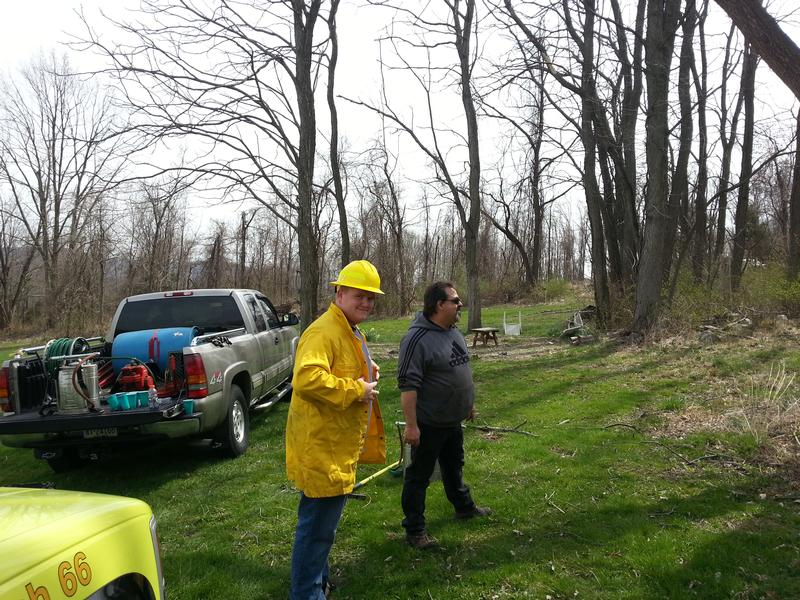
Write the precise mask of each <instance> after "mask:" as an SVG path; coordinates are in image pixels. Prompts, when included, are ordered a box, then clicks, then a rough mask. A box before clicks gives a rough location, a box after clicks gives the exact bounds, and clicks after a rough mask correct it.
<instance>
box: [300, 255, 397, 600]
mask: <svg viewBox="0 0 800 600" xmlns="http://www.w3.org/2000/svg"><path fill="white" fill-rule="evenodd" d="M331 284H332V285H335V286H336V297H335V299H334V301H333V302H332V303H331V305H330V307H328V310H327V311H326V312H325V313H324V314H322V316H320V317H319V318H318V319H317V320H316V321H314V322H313V323H311V325H309V327H308V329H306V330H305V331H304V332H303V335H302V336H301V337H300V343H299V344H298V346H297V354H296V357H295V367H294V377H293V379H292V388H293V397H292V402H291V405H290V407H289V417H288V420H287V423H286V473H287V475H288V477H289V479H290V480H292V481H293V482H294V483H295V485H296V486H297V488H298V489H299V490H300V491H301V495H300V504H299V506H298V509H297V530H296V531H295V538H294V548H293V550H292V578H291V590H290V593H289V597H290V599H291V600H301V599H302V600H309V599H311V600H318V599H322V598H325V597H326V593H327V590H328V589H329V583H328V554H329V553H330V550H331V546H332V545H333V540H334V537H335V534H336V527H337V526H338V524H339V519H340V518H341V516H342V511H343V510H344V504H345V499H346V498H347V494H349V493H350V492H351V491H352V489H353V486H354V485H355V481H356V465H357V463H358V462H359V458H360V457H361V458H362V462H367V461H364V460H363V454H362V452H364V451H365V449H366V448H367V447H370V450H371V451H377V454H378V455H382V457H383V458H384V459H385V457H386V447H385V442H384V439H383V427H382V423H381V422H380V421H379V419H380V408H379V407H378V402H377V397H378V391H377V390H376V389H375V388H376V386H377V385H378V366H377V365H375V364H374V363H373V362H372V360H371V358H370V355H369V350H368V348H367V342H366V339H365V338H364V335H363V334H362V333H361V331H360V330H359V329H358V327H357V325H358V324H359V323H361V322H362V321H363V320H364V319H366V318H367V317H368V316H369V314H370V313H371V312H372V309H373V308H374V306H375V298H376V295H377V294H383V292H382V291H381V289H380V285H381V280H380V276H379V275H378V271H377V269H375V267H374V266H373V265H372V264H371V263H370V262H368V261H366V260H357V261H353V262H351V263H350V264H348V265H347V266H345V267H344V268H343V269H342V270H341V272H340V273H339V277H338V278H337V279H336V281H332V282H331ZM369 462H376V461H374V460H372V461H369Z"/></svg>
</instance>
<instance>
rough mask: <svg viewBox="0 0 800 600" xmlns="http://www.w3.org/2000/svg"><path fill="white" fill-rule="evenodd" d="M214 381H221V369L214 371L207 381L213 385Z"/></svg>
mask: <svg viewBox="0 0 800 600" xmlns="http://www.w3.org/2000/svg"><path fill="white" fill-rule="evenodd" d="M215 383H222V371H214V374H213V375H212V376H211V379H210V380H209V382H208V384H209V385H214V384H215Z"/></svg>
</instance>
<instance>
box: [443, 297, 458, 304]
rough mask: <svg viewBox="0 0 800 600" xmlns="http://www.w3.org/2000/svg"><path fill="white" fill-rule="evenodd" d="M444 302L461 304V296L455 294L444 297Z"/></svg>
mask: <svg viewBox="0 0 800 600" xmlns="http://www.w3.org/2000/svg"><path fill="white" fill-rule="evenodd" d="M445 302H452V303H453V304H461V298H459V297H458V296H456V297H455V298H445Z"/></svg>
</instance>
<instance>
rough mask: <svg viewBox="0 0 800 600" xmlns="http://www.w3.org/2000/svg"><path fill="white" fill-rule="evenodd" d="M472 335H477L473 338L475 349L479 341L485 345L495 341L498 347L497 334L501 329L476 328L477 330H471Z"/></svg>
mask: <svg viewBox="0 0 800 600" xmlns="http://www.w3.org/2000/svg"><path fill="white" fill-rule="evenodd" d="M469 331H470V333H473V334H475V336H474V337H473V338H472V347H473V348H474V347H475V344H477V343H478V340H480V341H481V342H483V345H484V346H485V345H486V342H488V341H489V340H490V339H493V340H494V345H495V346H497V332H498V331H499V329H498V328H497V327H476V328H475V329H470V330H469Z"/></svg>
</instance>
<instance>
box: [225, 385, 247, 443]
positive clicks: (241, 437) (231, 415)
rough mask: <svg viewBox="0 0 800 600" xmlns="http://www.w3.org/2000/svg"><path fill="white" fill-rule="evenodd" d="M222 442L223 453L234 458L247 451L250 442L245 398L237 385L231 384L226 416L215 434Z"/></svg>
mask: <svg viewBox="0 0 800 600" xmlns="http://www.w3.org/2000/svg"><path fill="white" fill-rule="evenodd" d="M217 441H218V442H219V443H220V444H222V452H223V454H225V455H227V456H230V457H232V458H235V457H237V456H241V455H242V454H244V453H245V452H246V451H247V446H248V445H249V443H250V417H249V415H248V413H247V400H245V397H244V394H243V393H242V390H241V388H240V387H239V386H238V385H232V386H231V401H230V403H229V404H228V416H227V418H226V419H225V422H224V423H223V424H222V426H221V427H220V430H219V435H218V436H217Z"/></svg>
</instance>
